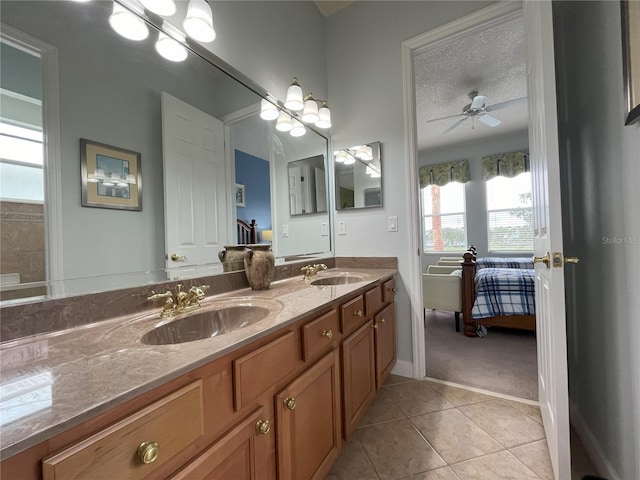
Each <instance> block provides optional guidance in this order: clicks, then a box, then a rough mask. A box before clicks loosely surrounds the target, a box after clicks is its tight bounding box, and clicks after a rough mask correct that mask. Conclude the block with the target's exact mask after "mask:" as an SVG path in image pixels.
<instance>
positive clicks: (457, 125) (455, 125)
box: [440, 117, 469, 135]
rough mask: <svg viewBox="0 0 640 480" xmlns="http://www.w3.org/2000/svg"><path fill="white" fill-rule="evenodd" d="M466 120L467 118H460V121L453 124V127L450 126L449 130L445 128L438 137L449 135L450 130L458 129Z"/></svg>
mask: <svg viewBox="0 0 640 480" xmlns="http://www.w3.org/2000/svg"><path fill="white" fill-rule="evenodd" d="M467 118H469V117H464V118H461V119H460V120H458V121H457V122H456V123H454V124H453V125H451V126H450V127H449V128H447V129H446V130H445V131H444V132H442V133H441V134H440V135H446V134H447V133H449V132H450V131H451V130H453V129H455V128H458V127H459V126H460V125H462V122H464V121H465V120H466V119H467Z"/></svg>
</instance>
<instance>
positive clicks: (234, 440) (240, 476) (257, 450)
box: [171, 407, 275, 480]
mask: <svg viewBox="0 0 640 480" xmlns="http://www.w3.org/2000/svg"><path fill="white" fill-rule="evenodd" d="M265 410H266V409H265V408H263V407H259V408H258V409H256V410H255V411H254V412H253V413H252V414H251V415H249V416H248V417H247V418H246V419H244V420H243V421H242V422H240V423H239V424H238V425H236V426H235V427H234V428H232V429H231V430H230V431H229V432H228V433H227V434H226V435H224V436H223V437H222V438H221V439H220V440H218V441H217V442H215V443H214V444H213V445H212V446H211V447H209V448H208V449H207V450H206V451H205V452H204V453H202V454H201V455H200V456H199V457H198V458H196V459H195V460H193V461H192V462H191V463H189V464H188V465H187V466H186V467H185V468H183V469H182V470H180V471H179V472H178V473H177V474H176V475H175V476H173V477H171V480H205V479H206V480H229V479H231V478H232V479H233V480H275V478H274V472H270V471H269V469H268V468H267V467H266V465H267V464H268V463H270V462H268V461H267V460H268V459H266V458H265V455H266V454H267V452H268V451H269V449H268V448H265V447H266V443H267V442H266V441H265V440H266V436H267V435H274V434H275V431H274V428H273V419H268V418H266V416H268V414H266V413H265ZM264 422H268V423H264Z"/></svg>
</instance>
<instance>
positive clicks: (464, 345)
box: [425, 310, 538, 401]
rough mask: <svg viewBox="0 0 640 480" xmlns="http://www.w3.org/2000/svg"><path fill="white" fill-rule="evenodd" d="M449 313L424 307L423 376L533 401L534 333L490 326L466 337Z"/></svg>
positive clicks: (535, 388)
mask: <svg viewBox="0 0 640 480" xmlns="http://www.w3.org/2000/svg"><path fill="white" fill-rule="evenodd" d="M453 315H454V314H453V313H452V312H441V311H438V310H427V311H426V329H425V332H426V360H427V377H431V378H437V379H439V380H446V381H449V382H454V383H459V384H461V385H466V386H470V387H476V388H482V389H485V390H489V391H492V392H497V393H502V394H505V395H512V396H514V397H519V398H525V399H527V400H536V401H537V400H538V364H537V357H536V337H535V333H534V332H527V331H524V330H512V329H507V328H497V327H492V328H490V329H489V332H488V334H487V336H486V337H484V338H480V337H477V338H468V337H465V336H464V335H463V334H462V332H456V331H455V327H454V317H453ZM460 324H461V325H460V327H461V328H462V321H461V322H460Z"/></svg>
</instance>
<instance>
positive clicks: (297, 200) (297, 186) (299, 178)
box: [288, 166, 306, 215]
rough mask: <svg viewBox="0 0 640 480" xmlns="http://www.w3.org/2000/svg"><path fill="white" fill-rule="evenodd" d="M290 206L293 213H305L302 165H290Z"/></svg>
mask: <svg viewBox="0 0 640 480" xmlns="http://www.w3.org/2000/svg"><path fill="white" fill-rule="evenodd" d="M288 170H289V207H290V213H291V215H299V214H301V213H305V208H306V207H305V203H304V173H303V172H302V167H298V166H289V168H288Z"/></svg>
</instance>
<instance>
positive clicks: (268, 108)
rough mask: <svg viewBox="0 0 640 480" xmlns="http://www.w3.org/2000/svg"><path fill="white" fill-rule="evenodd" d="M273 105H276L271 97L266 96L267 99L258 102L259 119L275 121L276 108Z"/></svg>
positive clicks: (276, 115)
mask: <svg viewBox="0 0 640 480" xmlns="http://www.w3.org/2000/svg"><path fill="white" fill-rule="evenodd" d="M272 102H273V103H272ZM274 103H277V100H276V99H275V98H274V97H272V96H271V95H267V98H263V99H262V101H261V102H260V118H262V119H263V120H275V119H276V118H278V108H277V107H276V106H275V105H274Z"/></svg>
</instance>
